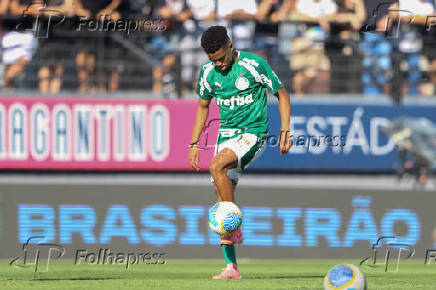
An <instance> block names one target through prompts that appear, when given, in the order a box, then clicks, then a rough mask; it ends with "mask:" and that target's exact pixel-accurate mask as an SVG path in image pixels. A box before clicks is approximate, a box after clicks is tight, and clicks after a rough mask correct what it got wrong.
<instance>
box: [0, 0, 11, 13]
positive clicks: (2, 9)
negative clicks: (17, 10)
mask: <svg viewBox="0 0 436 290" xmlns="http://www.w3.org/2000/svg"><path fill="white" fill-rule="evenodd" d="M9 1H10V0H2V1H1V2H0V15H5V14H7V13H8V11H9Z"/></svg>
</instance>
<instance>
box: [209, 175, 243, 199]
mask: <svg viewBox="0 0 436 290" xmlns="http://www.w3.org/2000/svg"><path fill="white" fill-rule="evenodd" d="M230 180H231V182H232V189H233V195H234V192H235V190H236V185H238V181H237V180H234V179H230ZM213 187H214V189H215V199H216V202H220V201H223V200H222V198H221V194H220V193H219V189H218V186H217V185H216V184H215V182H213Z"/></svg>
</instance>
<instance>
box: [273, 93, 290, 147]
mask: <svg viewBox="0 0 436 290" xmlns="http://www.w3.org/2000/svg"><path fill="white" fill-rule="evenodd" d="M275 96H276V97H277V98H278V100H279V112H280V119H281V126H280V138H279V141H280V154H287V153H288V152H289V149H291V147H292V139H291V133H290V128H289V124H290V118H291V98H290V96H289V94H288V92H287V91H286V89H285V87H282V88H280V89H279V90H278V91H277V93H276V94H275Z"/></svg>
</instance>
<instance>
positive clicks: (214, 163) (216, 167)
mask: <svg viewBox="0 0 436 290" xmlns="http://www.w3.org/2000/svg"><path fill="white" fill-rule="evenodd" d="M223 170H224V168H223V166H222V165H221V164H220V162H219V160H217V159H215V158H214V159H212V160H211V161H210V163H209V171H210V174H211V175H212V176H216V175H217V174H220V173H221V172H222V171H223Z"/></svg>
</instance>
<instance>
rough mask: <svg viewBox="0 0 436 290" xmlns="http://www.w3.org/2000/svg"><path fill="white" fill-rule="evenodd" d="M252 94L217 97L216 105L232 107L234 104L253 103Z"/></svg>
mask: <svg viewBox="0 0 436 290" xmlns="http://www.w3.org/2000/svg"><path fill="white" fill-rule="evenodd" d="M253 102H254V100H253V95H252V94H249V95H246V96H231V97H230V98H228V99H221V98H217V104H218V106H227V107H229V108H230V109H233V108H234V107H235V106H243V105H248V104H251V103H253Z"/></svg>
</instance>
